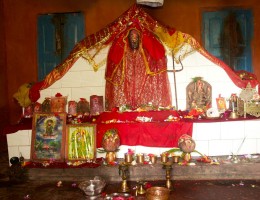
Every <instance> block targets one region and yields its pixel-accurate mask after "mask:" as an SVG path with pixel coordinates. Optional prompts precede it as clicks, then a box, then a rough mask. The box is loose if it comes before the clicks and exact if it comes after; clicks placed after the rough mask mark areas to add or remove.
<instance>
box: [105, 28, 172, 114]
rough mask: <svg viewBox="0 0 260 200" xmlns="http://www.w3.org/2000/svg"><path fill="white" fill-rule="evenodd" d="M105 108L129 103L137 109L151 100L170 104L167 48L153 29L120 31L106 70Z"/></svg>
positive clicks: (155, 103) (159, 104)
mask: <svg viewBox="0 0 260 200" xmlns="http://www.w3.org/2000/svg"><path fill="white" fill-rule="evenodd" d="M105 77H106V92H105V95H106V110H112V109H113V108H115V107H120V106H122V105H129V106H130V107H131V108H132V109H136V108H138V107H140V106H142V105H147V104H148V103H149V102H151V103H152V104H153V105H155V106H169V105H171V91H170V84H169V80H168V75H167V59H166V56H165V49H164V47H163V45H162V44H161V43H160V41H159V40H158V39H157V38H156V36H155V35H154V34H153V33H151V32H150V31H148V30H146V29H143V28H140V27H138V26H133V27H131V28H129V29H127V30H126V31H124V32H123V33H121V34H119V35H118V37H117V38H116V39H115V40H114V42H113V44H112V46H111V48H110V50H109V53H108V61H107V69H106V75H105Z"/></svg>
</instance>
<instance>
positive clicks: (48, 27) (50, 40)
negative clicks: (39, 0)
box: [38, 13, 85, 80]
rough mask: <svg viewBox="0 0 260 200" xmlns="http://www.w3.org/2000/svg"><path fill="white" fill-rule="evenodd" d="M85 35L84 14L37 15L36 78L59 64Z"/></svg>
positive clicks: (42, 76) (41, 76)
mask: <svg viewBox="0 0 260 200" xmlns="http://www.w3.org/2000/svg"><path fill="white" fill-rule="evenodd" d="M84 37H85V23H84V15H83V14H82V13H62V14H48V15H40V16H39V17H38V80H43V79H44V77H45V76H46V75H47V74H48V73H50V72H51V71H52V69H53V68H54V67H56V66H57V65H58V64H60V63H61V62H62V61H63V60H64V59H65V58H66V57H67V56H68V55H69V53H70V51H71V50H72V49H73V47H74V46H75V44H76V43H77V42H79V41H80V40H82V39H83V38H84Z"/></svg>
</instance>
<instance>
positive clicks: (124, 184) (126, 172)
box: [118, 162, 130, 192]
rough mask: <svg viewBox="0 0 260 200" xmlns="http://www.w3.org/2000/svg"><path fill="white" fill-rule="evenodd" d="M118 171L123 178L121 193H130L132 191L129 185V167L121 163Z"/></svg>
mask: <svg viewBox="0 0 260 200" xmlns="http://www.w3.org/2000/svg"><path fill="white" fill-rule="evenodd" d="M118 170H119V175H120V176H121V178H122V183H121V188H120V189H119V192H129V191H130V189H129V187H128V185H127V179H128V178H129V167H128V165H127V163H124V162H123V163H120V164H119V168H118Z"/></svg>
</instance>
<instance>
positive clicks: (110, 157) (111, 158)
mask: <svg viewBox="0 0 260 200" xmlns="http://www.w3.org/2000/svg"><path fill="white" fill-rule="evenodd" d="M115 161H116V152H115V151H109V152H107V153H106V162H107V163H111V162H115Z"/></svg>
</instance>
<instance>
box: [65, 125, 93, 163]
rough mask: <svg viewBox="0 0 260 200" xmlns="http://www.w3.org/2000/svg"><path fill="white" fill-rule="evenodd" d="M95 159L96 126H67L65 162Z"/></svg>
mask: <svg viewBox="0 0 260 200" xmlns="http://www.w3.org/2000/svg"><path fill="white" fill-rule="evenodd" d="M95 157H96V125H95V124H70V125H67V134H66V147H65V159H66V160H67V161H78V160H87V161H89V160H94V159H95Z"/></svg>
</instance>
